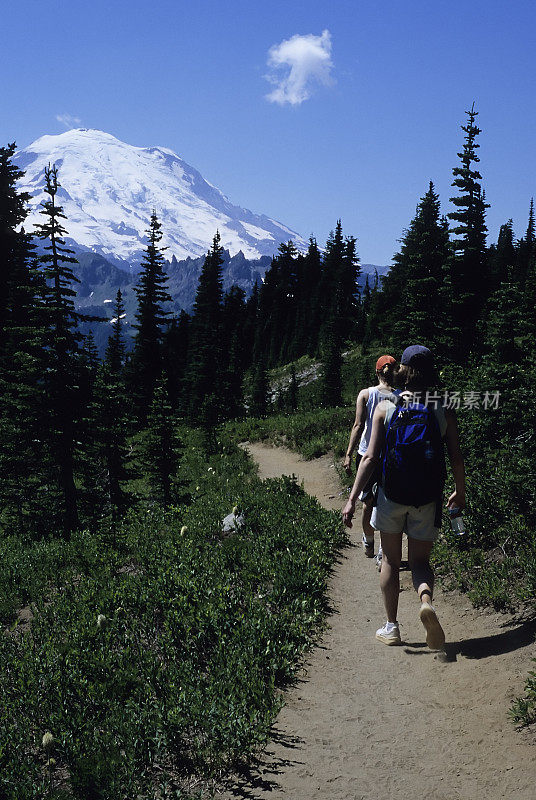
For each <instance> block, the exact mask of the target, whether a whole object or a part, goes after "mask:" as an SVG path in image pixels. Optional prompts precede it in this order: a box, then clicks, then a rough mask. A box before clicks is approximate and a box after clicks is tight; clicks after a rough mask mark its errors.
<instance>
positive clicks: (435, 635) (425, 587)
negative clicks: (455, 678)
mask: <svg viewBox="0 0 536 800" xmlns="http://www.w3.org/2000/svg"><path fill="white" fill-rule="evenodd" d="M433 546H434V543H433V542H420V541H419V540H418V539H411V538H408V562H409V567H410V569H411V577H412V579H413V586H414V587H415V591H416V592H417V594H418V595H419V599H420V601H421V610H420V612H419V617H420V619H421V622H422V624H423V625H424V627H425V629H426V644H427V645H428V647H429V648H430V649H431V650H442V649H443V648H444V646H445V633H444V631H443V628H442V627H441V625H440V623H439V620H438V618H437V614H436V612H435V609H434V608H433V606H432V596H433V591H434V573H433V570H432V567H431V566H430V553H431V552H432V547H433Z"/></svg>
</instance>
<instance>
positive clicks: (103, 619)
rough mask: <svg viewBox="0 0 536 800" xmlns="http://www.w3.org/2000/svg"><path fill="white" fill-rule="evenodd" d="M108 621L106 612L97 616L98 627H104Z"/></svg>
mask: <svg viewBox="0 0 536 800" xmlns="http://www.w3.org/2000/svg"><path fill="white" fill-rule="evenodd" d="M107 622H108V620H107V618H106V617H105V616H104V614H99V615H98V617H97V628H104V626H105V625H106V623H107Z"/></svg>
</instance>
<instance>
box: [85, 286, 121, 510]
mask: <svg viewBox="0 0 536 800" xmlns="http://www.w3.org/2000/svg"><path fill="white" fill-rule="evenodd" d="M123 319H124V307H123V300H122V295H121V290H120V289H119V290H118V292H117V295H116V300H115V304H114V308H113V317H112V334H111V335H110V337H109V338H108V345H107V348H106V355H105V360H104V363H103V364H101V366H100V368H99V370H98V373H97V378H96V382H95V389H94V402H93V406H92V412H93V430H94V438H95V447H96V450H97V454H98V459H99V463H100V466H101V471H100V474H101V479H100V480H101V484H102V485H103V486H104V490H105V501H104V504H103V513H111V515H112V517H113V518H114V519H117V518H119V517H120V516H121V514H122V513H123V512H124V510H125V508H126V506H127V505H128V495H127V493H126V492H125V490H124V488H123V485H124V482H125V481H126V480H128V478H129V477H130V472H129V469H128V467H127V458H128V446H127V436H128V433H129V423H130V418H129V399H128V397H127V391H126V383H125V350H126V347H125V340H124V334H123Z"/></svg>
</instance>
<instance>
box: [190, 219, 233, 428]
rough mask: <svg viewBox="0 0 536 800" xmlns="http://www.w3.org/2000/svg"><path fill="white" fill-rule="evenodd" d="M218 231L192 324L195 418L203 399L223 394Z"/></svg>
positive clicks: (220, 260)
mask: <svg viewBox="0 0 536 800" xmlns="http://www.w3.org/2000/svg"><path fill="white" fill-rule="evenodd" d="M220 241H221V238H220V234H219V233H216V235H215V237H214V239H213V242H212V247H211V249H210V250H209V252H208V254H207V256H206V257H205V261H204V264H203V268H202V270H201V275H200V276H199V284H198V287H197V293H196V297H195V303H194V309H193V317H192V323H191V338H190V346H189V350H188V352H189V357H188V370H187V384H188V393H189V397H188V407H189V411H190V414H191V416H192V417H193V418H195V419H198V418H199V409H200V408H201V405H202V403H203V400H204V399H205V398H206V397H208V396H209V395H213V396H214V398H215V402H216V403H217V402H218V398H220V397H221V385H222V373H223V367H224V353H223V349H222V341H221V336H222V303H223V288H222V287H223V277H222V264H223V248H222V247H221V244H220Z"/></svg>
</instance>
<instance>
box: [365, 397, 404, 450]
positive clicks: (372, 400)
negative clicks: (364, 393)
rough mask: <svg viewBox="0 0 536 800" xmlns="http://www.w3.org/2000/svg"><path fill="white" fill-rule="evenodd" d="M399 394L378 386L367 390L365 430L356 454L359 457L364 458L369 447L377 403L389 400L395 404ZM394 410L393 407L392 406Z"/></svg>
mask: <svg viewBox="0 0 536 800" xmlns="http://www.w3.org/2000/svg"><path fill="white" fill-rule="evenodd" d="M398 394H400V392H399V390H398V389H393V390H392V391H388V390H386V389H381V387H380V386H369V390H368V400H367V419H366V422H365V430H364V431H363V434H362V436H361V441H360V442H359V447H358V448H357V452H358V453H359V455H360V456H364V455H365V453H366V452H367V447H368V446H369V442H370V434H371V432H372V417H373V416H374V412H375V410H376V406H377V405H378V403H381V402H382V400H391V402H393V403H394V402H395V398H396V396H397V395H398ZM393 410H394V405H393Z"/></svg>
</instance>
